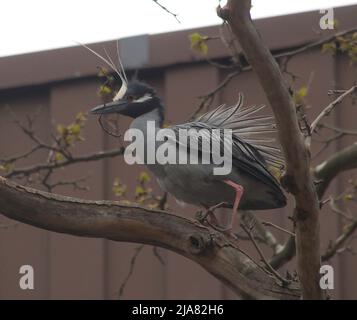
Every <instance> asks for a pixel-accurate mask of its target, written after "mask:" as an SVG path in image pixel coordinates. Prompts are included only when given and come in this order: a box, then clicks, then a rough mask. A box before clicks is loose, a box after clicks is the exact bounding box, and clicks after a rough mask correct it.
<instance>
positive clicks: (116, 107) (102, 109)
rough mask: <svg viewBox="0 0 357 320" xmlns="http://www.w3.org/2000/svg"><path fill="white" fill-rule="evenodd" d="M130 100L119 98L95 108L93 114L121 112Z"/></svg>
mask: <svg viewBox="0 0 357 320" xmlns="http://www.w3.org/2000/svg"><path fill="white" fill-rule="evenodd" d="M127 104H128V101H126V100H118V101H113V102H109V103H105V104H102V105H100V106H97V107H95V108H93V109H92V110H91V111H90V113H91V114H109V113H121V112H123V111H124V110H125V109H126V106H127Z"/></svg>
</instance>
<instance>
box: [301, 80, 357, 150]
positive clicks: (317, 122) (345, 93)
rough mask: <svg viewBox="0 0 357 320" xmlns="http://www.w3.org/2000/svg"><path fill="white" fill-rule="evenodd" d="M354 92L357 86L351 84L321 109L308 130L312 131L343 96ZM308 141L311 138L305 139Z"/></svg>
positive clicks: (356, 90)
mask: <svg viewBox="0 0 357 320" xmlns="http://www.w3.org/2000/svg"><path fill="white" fill-rule="evenodd" d="M355 92H357V86H353V87H352V88H350V89H349V90H347V91H346V92H344V93H343V94H341V95H340V96H339V97H338V98H337V99H335V100H334V101H332V102H331V103H330V104H329V105H328V106H327V107H326V108H325V109H323V110H322V111H321V113H320V114H319V115H318V116H317V117H316V119H315V120H314V121H313V122H312V123H311V126H310V131H311V132H312V133H313V132H314V131H315V130H316V127H317V125H318V124H319V122H320V121H321V119H322V118H324V117H326V116H328V115H329V114H330V113H331V111H332V110H333V109H334V108H335V107H336V106H337V105H339V104H340V103H341V102H342V101H343V99H344V98H346V97H347V96H349V95H352V94H354V93H355ZM310 142H311V139H309V140H308V141H307V143H308V144H310Z"/></svg>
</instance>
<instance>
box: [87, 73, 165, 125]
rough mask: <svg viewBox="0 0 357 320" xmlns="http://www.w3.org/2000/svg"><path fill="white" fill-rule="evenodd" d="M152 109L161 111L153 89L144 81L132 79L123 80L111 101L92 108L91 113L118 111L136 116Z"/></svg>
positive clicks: (132, 116)
mask: <svg viewBox="0 0 357 320" xmlns="http://www.w3.org/2000/svg"><path fill="white" fill-rule="evenodd" d="M154 109H158V111H159V112H160V113H162V104H161V101H160V98H159V97H157V95H156V92H155V90H154V89H153V88H152V87H150V86H149V85H147V84H146V83H143V82H140V81H137V80H134V81H130V82H128V83H125V82H123V84H122V86H121V88H120V90H119V91H118V93H117V94H116V95H115V97H114V99H113V101H112V102H109V103H106V104H103V105H100V106H97V107H95V108H93V109H92V110H91V113H92V114H109V113H118V114H122V115H124V116H128V117H131V118H137V117H140V116H141V115H143V114H146V113H149V112H151V111H153V110H154Z"/></svg>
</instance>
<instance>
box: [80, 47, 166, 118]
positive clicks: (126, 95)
mask: <svg viewBox="0 0 357 320" xmlns="http://www.w3.org/2000/svg"><path fill="white" fill-rule="evenodd" d="M83 46H84V47H85V48H86V49H88V50H89V51H90V52H92V53H93V54H94V55H96V56H97V57H98V58H100V59H101V60H102V61H104V62H105V63H106V64H107V65H108V66H109V67H110V68H111V69H112V70H113V71H114V72H115V73H116V74H117V75H118V76H119V78H120V80H121V87H120V90H119V91H118V92H117V94H116V95H115V97H114V98H113V101H112V102H109V103H105V104H103V105H99V106H97V107H95V108H93V109H92V110H91V113H92V114H98V115H104V114H112V113H117V114H121V115H124V116H128V117H131V118H137V117H140V116H141V115H143V114H147V113H149V112H151V111H153V110H155V109H157V110H158V113H159V115H160V118H161V120H162V118H163V107H162V103H161V100H160V98H159V97H158V96H157V95H156V92H155V90H154V89H153V88H152V87H151V86H149V85H148V84H146V83H144V82H140V81H138V80H133V81H128V79H127V77H126V74H125V71H124V68H123V64H122V62H121V59H120V55H119V49H118V47H117V54H118V67H117V66H116V65H115V63H114V62H113V60H112V59H111V58H110V56H109V55H108V53H107V52H106V50H104V51H105V54H106V56H107V58H104V57H103V56H101V55H100V54H98V53H97V52H95V51H94V50H92V49H90V48H89V47H87V46H86V45H83Z"/></svg>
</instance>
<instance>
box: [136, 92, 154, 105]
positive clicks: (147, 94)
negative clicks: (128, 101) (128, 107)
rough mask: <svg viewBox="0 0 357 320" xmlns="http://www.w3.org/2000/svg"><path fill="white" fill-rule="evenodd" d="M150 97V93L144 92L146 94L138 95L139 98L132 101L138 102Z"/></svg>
mask: <svg viewBox="0 0 357 320" xmlns="http://www.w3.org/2000/svg"><path fill="white" fill-rule="evenodd" d="M150 99H152V95H151V94H149V93H146V94H144V95H143V96H142V97H140V98H139V99H136V100H134V101H133V102H137V103H140V102H145V101H148V100H150Z"/></svg>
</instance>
